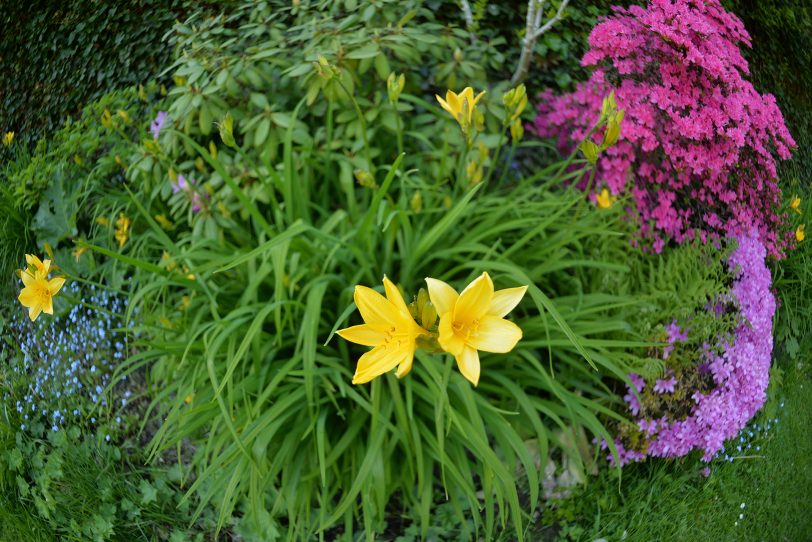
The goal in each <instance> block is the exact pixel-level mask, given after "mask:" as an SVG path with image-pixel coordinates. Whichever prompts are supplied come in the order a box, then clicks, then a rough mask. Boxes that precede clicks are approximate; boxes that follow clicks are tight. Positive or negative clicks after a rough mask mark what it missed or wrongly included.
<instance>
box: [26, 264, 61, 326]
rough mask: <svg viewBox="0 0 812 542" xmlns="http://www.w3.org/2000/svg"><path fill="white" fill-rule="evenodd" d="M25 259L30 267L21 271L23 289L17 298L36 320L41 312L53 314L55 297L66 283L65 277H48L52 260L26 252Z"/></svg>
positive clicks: (32, 318)
mask: <svg viewBox="0 0 812 542" xmlns="http://www.w3.org/2000/svg"><path fill="white" fill-rule="evenodd" d="M25 260H26V262H27V263H28V265H29V267H28V269H26V270H24V271H20V278H21V279H22V281H23V289H22V291H20V295H19V296H18V297H17V299H18V300H19V301H20V303H21V304H22V306H23V307H26V308H28V317H29V318H31V321H32V322H33V321H35V320H36V319H37V317H38V316H39V315H40V313H43V312H44V313H45V314H53V313H54V301H53V297H54V296H55V295H56V294H58V293H59V290H61V289H62V286H63V285H64V284H65V277H54V278H52V279H48V272H49V270H50V267H51V260H45V261H44V262H42V261H41V260H40V259H39V258H38V257H36V256H34V255H31V254H26V255H25Z"/></svg>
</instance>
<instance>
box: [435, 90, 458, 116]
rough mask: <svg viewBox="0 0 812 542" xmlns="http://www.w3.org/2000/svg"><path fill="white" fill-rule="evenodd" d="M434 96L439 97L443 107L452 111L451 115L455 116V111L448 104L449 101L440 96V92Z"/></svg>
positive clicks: (438, 99)
mask: <svg viewBox="0 0 812 542" xmlns="http://www.w3.org/2000/svg"><path fill="white" fill-rule="evenodd" d="M434 97H435V98H437V101H438V102H440V107H442V108H443V109H445V110H446V111H448V112H449V113H451V116H454V111H452V110H451V106H450V105H448V102H447V101H445V100H443V99H442V98H440V96H439V95H438V94H435V95H434Z"/></svg>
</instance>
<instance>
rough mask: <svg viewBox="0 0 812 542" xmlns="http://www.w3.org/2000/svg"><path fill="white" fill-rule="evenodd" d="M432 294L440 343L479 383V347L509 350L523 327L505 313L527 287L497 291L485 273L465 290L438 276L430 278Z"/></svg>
mask: <svg viewBox="0 0 812 542" xmlns="http://www.w3.org/2000/svg"><path fill="white" fill-rule="evenodd" d="M426 284H428V288H429V297H430V298H431V302H432V304H433V305H434V307H435V308H436V309H437V314H439V315H440V325H439V332H440V336H439V338H438V342H439V343H440V346H441V347H442V348H443V350H445V351H446V352H448V353H449V354H451V355H453V356H454V358H456V360H457V366H458V367H459V369H460V372H461V373H462V376H464V377H465V378H467V379H468V380H469V381H470V382H471V383H472V384H473V385H474V386H476V385H477V383H478V382H479V352H478V351H479V350H482V351H483V352H496V353H502V354H503V353H505V352H510V351H511V350H513V348H514V347H515V346H516V343H518V342H519V339H521V338H522V330H521V328H519V326H517V325H516V324H514V323H513V322H511V321H509V320H505V319H504V316H505V315H507V313H509V312H510V311H511V310H513V308H514V307H516V305H518V304H519V301H521V300H522V297H523V296H524V294H525V292H526V291H527V286H520V287H518V288H507V289H504V290H498V291H494V289H493V281H492V280H491V277H490V276H489V275H488V273H482V275H480V276H479V277H477V278H476V279H475V280H474V281H473V282H471V284H469V285H468V286H467V287H466V288H465V289H464V290H463V291H462V293H460V294H458V293H457V291H456V290H455V289H454V288H452V287H451V286H449V285H448V284H446V283H445V282H443V281H441V280H437V279H432V278H427V279H426Z"/></svg>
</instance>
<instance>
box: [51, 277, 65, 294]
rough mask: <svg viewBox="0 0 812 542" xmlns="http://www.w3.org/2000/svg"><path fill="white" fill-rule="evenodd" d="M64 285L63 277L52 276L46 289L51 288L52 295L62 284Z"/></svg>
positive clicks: (57, 291) (56, 292)
mask: <svg viewBox="0 0 812 542" xmlns="http://www.w3.org/2000/svg"><path fill="white" fill-rule="evenodd" d="M64 285H65V277H54V278H52V279H51V280H49V281H48V289H49V290H51V295H52V296H54V295H56V294H58V293H59V290H61V289H62V286H64Z"/></svg>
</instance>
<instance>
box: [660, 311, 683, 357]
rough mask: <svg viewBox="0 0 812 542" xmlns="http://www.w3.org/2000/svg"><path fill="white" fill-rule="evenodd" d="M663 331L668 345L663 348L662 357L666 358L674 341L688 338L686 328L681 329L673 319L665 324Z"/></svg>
mask: <svg viewBox="0 0 812 542" xmlns="http://www.w3.org/2000/svg"><path fill="white" fill-rule="evenodd" d="M665 332H666V333H667V334H668V339H667V342H668V346H666V347H665V348H663V359H668V356H670V355H671V352H673V351H674V343H676V342H683V341H687V340H688V330H687V329H686V330H682V329H681V328H680V327H679V324H677V321H676V320H674V321H672V322H671V323H670V324H668V325H667V326H665Z"/></svg>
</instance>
